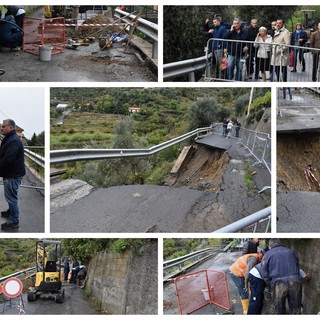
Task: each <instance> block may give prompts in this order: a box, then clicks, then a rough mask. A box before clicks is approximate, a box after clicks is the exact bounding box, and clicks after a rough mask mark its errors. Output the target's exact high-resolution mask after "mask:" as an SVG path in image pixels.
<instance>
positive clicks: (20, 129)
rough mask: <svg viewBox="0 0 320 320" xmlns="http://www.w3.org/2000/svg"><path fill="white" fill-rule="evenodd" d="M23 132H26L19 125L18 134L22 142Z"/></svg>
mask: <svg viewBox="0 0 320 320" xmlns="http://www.w3.org/2000/svg"><path fill="white" fill-rule="evenodd" d="M23 131H24V129H22V128H20V127H19V126H18V125H16V134H17V135H18V136H19V138H20V140H22V138H24V135H23Z"/></svg>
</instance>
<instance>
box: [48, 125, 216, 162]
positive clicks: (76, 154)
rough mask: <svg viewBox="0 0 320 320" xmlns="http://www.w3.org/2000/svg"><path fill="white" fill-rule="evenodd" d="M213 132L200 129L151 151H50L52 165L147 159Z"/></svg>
mask: <svg viewBox="0 0 320 320" xmlns="http://www.w3.org/2000/svg"><path fill="white" fill-rule="evenodd" d="M211 131H212V127H206V128H200V129H196V130H193V131H191V132H188V133H185V134H184V135H182V136H179V137H177V138H173V139H171V140H169V141H166V142H163V143H161V144H158V145H156V146H153V147H151V148H149V149H69V150H54V151H50V163H51V164H54V163H64V162H71V161H83V160H99V159H107V158H124V157H147V156H151V155H153V154H155V153H157V152H159V151H162V150H164V149H167V148H169V147H171V146H173V145H175V144H177V143H180V142H182V141H184V140H187V139H189V138H191V137H193V136H198V135H200V134H207V133H208V132H211Z"/></svg>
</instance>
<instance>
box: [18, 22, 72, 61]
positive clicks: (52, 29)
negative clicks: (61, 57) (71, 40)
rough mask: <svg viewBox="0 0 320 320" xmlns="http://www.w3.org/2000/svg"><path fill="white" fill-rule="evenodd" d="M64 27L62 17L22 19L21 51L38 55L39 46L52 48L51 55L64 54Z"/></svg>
mask: <svg viewBox="0 0 320 320" xmlns="http://www.w3.org/2000/svg"><path fill="white" fill-rule="evenodd" d="M57 24H58V26H57ZM52 25H55V26H52ZM59 25H60V26H59ZM64 25H65V19H64V18H63V17H62V18H52V19H43V18H33V17H25V18H24V19H23V32H24V37H23V51H26V52H29V53H31V54H35V55H39V45H48V46H51V47H52V48H53V49H52V54H57V53H61V52H64V50H65V43H66V28H65V26H64Z"/></svg>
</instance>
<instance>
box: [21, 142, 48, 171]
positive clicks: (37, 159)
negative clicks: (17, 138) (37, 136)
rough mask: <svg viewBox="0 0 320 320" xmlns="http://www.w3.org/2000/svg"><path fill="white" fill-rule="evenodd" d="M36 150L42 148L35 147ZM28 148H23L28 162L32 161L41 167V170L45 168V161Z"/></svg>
mask: <svg viewBox="0 0 320 320" xmlns="http://www.w3.org/2000/svg"><path fill="white" fill-rule="evenodd" d="M36 148H43V147H35V148H34V149H36ZM29 149H31V148H30V147H27V148H24V155H25V156H26V157H27V158H29V159H30V160H32V161H34V162H35V163H36V164H38V165H39V166H41V167H42V168H44V167H45V160H44V157H42V156H40V155H39V154H37V153H35V152H33V151H31V150H29Z"/></svg>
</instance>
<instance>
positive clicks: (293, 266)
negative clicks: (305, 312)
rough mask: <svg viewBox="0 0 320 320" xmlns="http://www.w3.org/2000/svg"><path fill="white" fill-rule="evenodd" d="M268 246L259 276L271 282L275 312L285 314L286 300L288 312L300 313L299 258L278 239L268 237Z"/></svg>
mask: <svg viewBox="0 0 320 320" xmlns="http://www.w3.org/2000/svg"><path fill="white" fill-rule="evenodd" d="M269 248H270V250H269V251H268V252H266V254H265V255H264V257H263V259H262V263H261V276H262V278H263V279H264V280H265V281H266V282H267V283H268V284H270V283H271V291H272V300H273V305H274V309H275V314H286V301H288V306H289V313H290V314H301V298H302V296H301V295H302V291H301V290H302V288H301V282H300V266H299V260H298V258H297V256H296V254H295V252H294V251H293V250H291V249H289V248H286V247H284V246H282V245H281V244H280V241H279V239H270V241H269Z"/></svg>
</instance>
